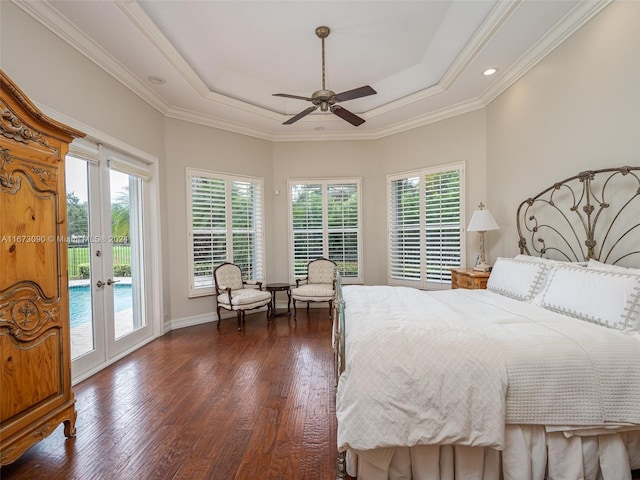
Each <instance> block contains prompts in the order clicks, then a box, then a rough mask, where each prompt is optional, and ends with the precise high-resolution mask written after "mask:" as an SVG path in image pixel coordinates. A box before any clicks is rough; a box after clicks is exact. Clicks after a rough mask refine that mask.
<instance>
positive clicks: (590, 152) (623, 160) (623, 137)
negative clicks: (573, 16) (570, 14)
mask: <svg viewBox="0 0 640 480" xmlns="http://www.w3.org/2000/svg"><path fill="white" fill-rule="evenodd" d="M639 26H640V2H628V1H615V2H613V3H612V4H610V5H609V6H608V7H606V8H605V9H604V10H603V11H602V12H601V13H600V14H599V15H598V16H596V17H595V18H593V19H592V20H591V21H590V22H589V23H587V24H586V25H584V26H583V27H582V28H581V29H580V30H578V31H577V32H576V33H575V34H574V35H573V36H572V37H570V38H569V39H568V40H566V41H565V42H564V43H563V44H562V45H560V46H559V47H558V48H557V49H556V50H555V51H554V52H552V53H551V54H550V55H549V56H547V57H546V58H545V59H544V60H543V61H542V62H540V63H539V64H538V65H536V66H535V67H534V68H533V69H532V70H530V71H529V72H528V73H527V74H526V75H525V76H524V77H522V78H521V79H520V80H519V81H518V82H517V83H516V84H514V85H513V86H512V87H511V88H509V89H508V90H507V91H506V92H505V93H503V94H502V95H501V96H500V97H499V98H497V99H496V100H494V101H493V102H492V103H491V104H490V105H489V106H488V107H487V109H486V110H487V126H488V127H487V129H488V138H487V145H488V155H487V158H488V160H487V179H488V185H487V187H488V191H489V201H490V205H491V211H492V213H493V214H494V216H495V217H496V220H497V222H498V223H499V224H500V226H501V227H502V228H501V230H500V235H499V238H498V239H497V241H496V242H494V243H493V248H492V254H493V256H494V258H495V255H513V254H515V253H517V251H518V246H517V233H516V227H515V217H516V209H517V206H518V205H519V204H520V202H522V201H524V200H525V199H526V198H527V197H528V196H534V195H536V194H538V193H539V192H541V191H542V190H544V189H545V188H547V187H549V186H551V185H552V184H553V183H554V182H555V181H559V180H562V179H564V178H567V177H570V176H573V175H575V174H577V173H578V172H580V171H583V170H588V169H597V168H605V167H617V166H621V165H638V164H640V61H638V52H640V28H639Z"/></svg>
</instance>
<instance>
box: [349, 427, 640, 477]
mask: <svg viewBox="0 0 640 480" xmlns="http://www.w3.org/2000/svg"><path fill="white" fill-rule="evenodd" d="M636 428H637V427H636ZM505 440H506V442H505V443H506V448H505V449H504V451H502V452H499V451H497V450H494V449H492V448H484V447H467V446H462V445H455V446H452V445H445V446H439V445H419V446H415V447H396V448H389V449H379V450H370V451H366V452H355V451H352V450H349V451H347V456H346V468H347V473H348V474H349V475H351V476H352V477H356V478H358V480H544V479H550V480H551V479H563V480H578V479H584V480H627V479H628V480H630V479H631V473H630V472H631V470H632V469H638V468H640V430H631V431H618V432H615V433H606V434H599V435H596V434H593V432H591V433H590V432H583V433H579V432H578V433H576V432H571V433H569V432H567V433H565V432H550V431H547V430H546V429H545V427H543V426H531V425H523V426H520V425H508V426H507V428H506V438H505Z"/></svg>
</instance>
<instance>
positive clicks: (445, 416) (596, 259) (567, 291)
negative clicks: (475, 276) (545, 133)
mask: <svg viewBox="0 0 640 480" xmlns="http://www.w3.org/2000/svg"><path fill="white" fill-rule="evenodd" d="M639 175H640V167H621V168H615V169H602V170H597V171H587V172H582V173H580V174H578V175H576V176H574V177H571V178H568V179H566V180H563V181H561V182H557V183H554V184H553V185H552V186H551V187H549V188H548V189H546V190H544V191H543V192H541V193H540V194H539V195H536V196H535V197H531V198H528V199H527V200H525V201H524V202H523V203H522V204H521V205H520V206H519V208H518V210H517V220H518V221H517V229H518V237H519V238H518V242H519V247H520V251H521V254H520V255H517V256H515V257H513V258H499V259H497V260H496V262H495V265H494V269H493V271H492V273H491V277H490V278H489V282H488V288H487V290H446V291H437V292H426V291H421V290H417V289H412V288H406V287H392V286H344V287H343V286H342V285H341V282H340V281H339V278H338V287H337V298H336V302H335V313H334V339H333V342H334V348H335V361H336V385H337V388H336V416H337V418H338V438H337V444H338V449H339V451H340V456H339V460H338V468H337V478H338V479H343V478H346V475H347V474H349V475H350V476H353V477H357V478H358V479H361V480H399V479H415V480H476V479H477V480H501V479H506V480H529V479H530V480H543V479H547V478H548V479H582V478H584V479H589V480H591V479H592V480H598V479H605V480H609V479H611V480H623V479H630V478H631V471H632V470H635V469H640V400H638V399H640V368H639V365H640V269H637V268H634V267H638V266H640V250H639V245H640V235H638V234H639V233H640V226H639V224H638V218H640V177H639Z"/></svg>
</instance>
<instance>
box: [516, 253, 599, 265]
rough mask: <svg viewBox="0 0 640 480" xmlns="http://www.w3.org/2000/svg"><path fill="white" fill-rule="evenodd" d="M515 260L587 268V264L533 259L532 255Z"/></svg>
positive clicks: (539, 258)
mask: <svg viewBox="0 0 640 480" xmlns="http://www.w3.org/2000/svg"><path fill="white" fill-rule="evenodd" d="M515 259H516V260H522V261H523V262H532V263H546V264H547V265H577V266H580V267H586V266H587V262H568V261H565V260H554V259H552V258H544V257H534V256H533V255H524V254H519V255H516V256H515Z"/></svg>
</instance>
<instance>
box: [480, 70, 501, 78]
mask: <svg viewBox="0 0 640 480" xmlns="http://www.w3.org/2000/svg"><path fill="white" fill-rule="evenodd" d="M497 71H498V69H497V68H487V69H486V70H485V71H484V72H482V74H483V75H484V76H485V77H488V76H489V75H493V74H494V73H496V72H497Z"/></svg>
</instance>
